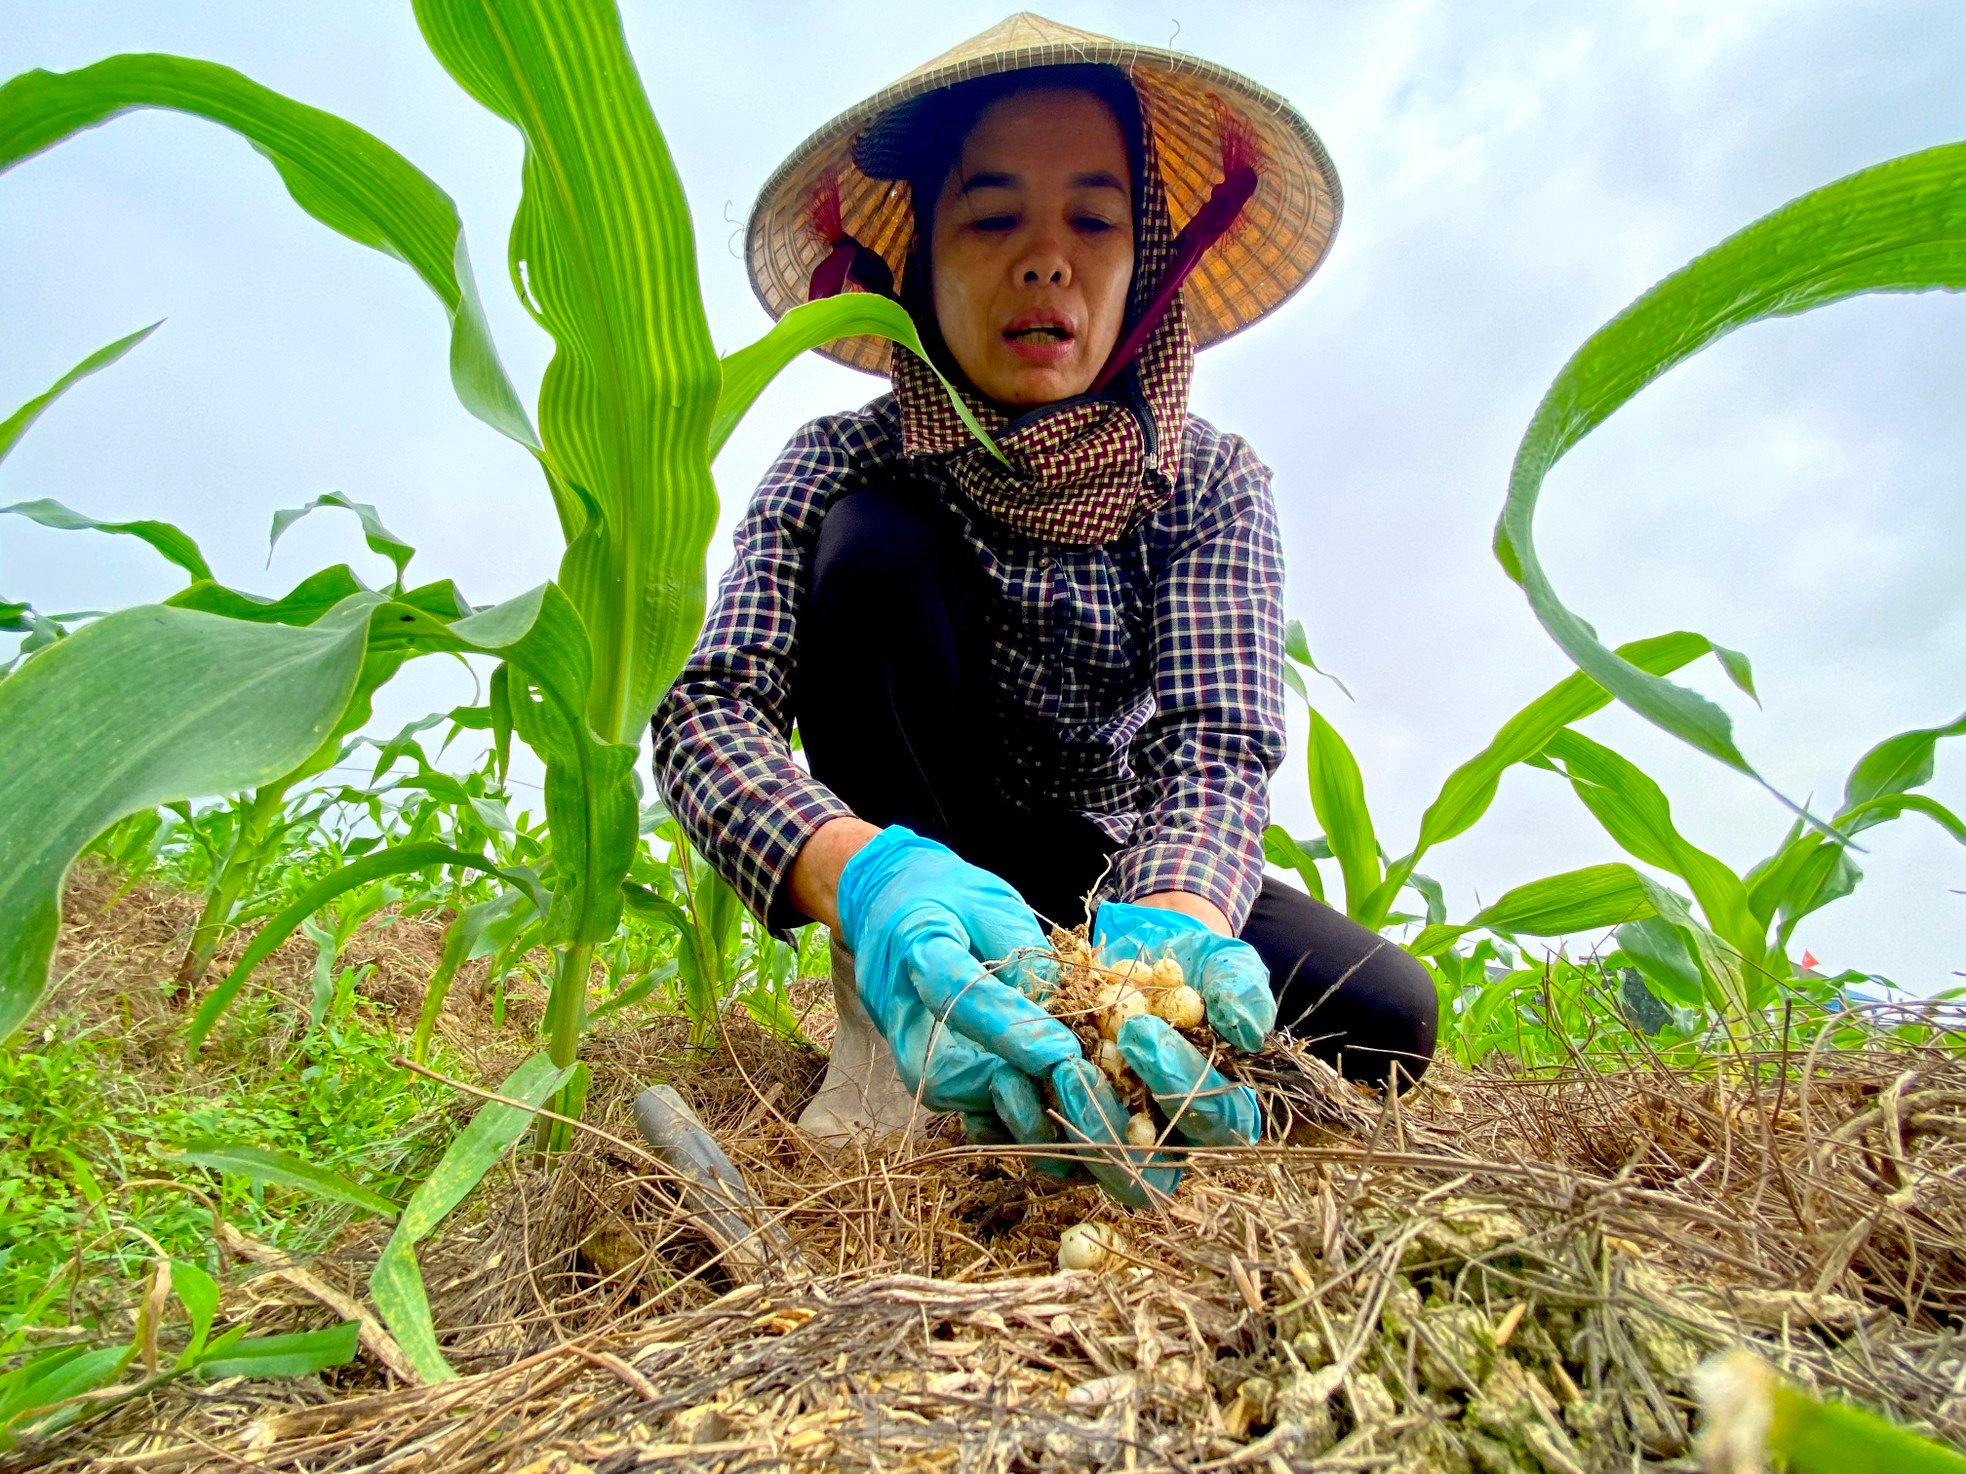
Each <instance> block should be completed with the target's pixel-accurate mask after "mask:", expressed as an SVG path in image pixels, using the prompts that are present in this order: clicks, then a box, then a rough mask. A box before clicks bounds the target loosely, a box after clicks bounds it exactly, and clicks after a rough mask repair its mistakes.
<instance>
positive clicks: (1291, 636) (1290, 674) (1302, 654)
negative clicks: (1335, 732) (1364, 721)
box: [1283, 619, 1358, 702]
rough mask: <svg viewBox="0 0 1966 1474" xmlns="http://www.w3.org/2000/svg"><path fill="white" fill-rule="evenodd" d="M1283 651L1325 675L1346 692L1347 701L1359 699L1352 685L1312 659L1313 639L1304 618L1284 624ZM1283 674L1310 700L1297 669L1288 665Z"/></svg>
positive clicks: (1305, 666)
mask: <svg viewBox="0 0 1966 1474" xmlns="http://www.w3.org/2000/svg"><path fill="white" fill-rule="evenodd" d="M1283 653H1284V654H1285V655H1286V656H1288V657H1289V658H1290V659H1291V660H1294V661H1296V662H1297V664H1298V665H1301V666H1303V667H1304V669H1305V670H1307V671H1310V672H1312V673H1313V674H1315V675H1320V676H1323V677H1324V678H1325V679H1326V680H1327V681H1329V682H1331V684H1332V685H1334V686H1336V687H1337V688H1338V689H1339V690H1340V691H1343V692H1344V693H1345V699H1346V700H1347V701H1356V700H1357V699H1358V698H1357V697H1355V696H1353V695H1352V688H1351V687H1350V686H1347V685H1346V684H1345V683H1344V682H1343V681H1341V680H1339V679H1338V678H1337V677H1336V676H1334V675H1333V674H1331V672H1330V671H1328V670H1326V669H1325V668H1324V667H1323V666H1321V665H1319V664H1318V663H1317V662H1316V661H1315V660H1313V659H1311V639H1310V636H1309V635H1307V634H1305V633H1304V624H1303V621H1302V620H1297V619H1293V620H1290V621H1289V622H1288V623H1286V624H1285V625H1284V627H1283ZM1283 674H1284V679H1285V680H1288V681H1291V682H1292V684H1293V687H1294V689H1295V690H1296V692H1297V694H1298V695H1300V696H1303V697H1304V700H1305V701H1307V702H1308V701H1309V700H1310V699H1311V698H1310V696H1309V695H1308V694H1306V692H1305V690H1304V680H1303V677H1301V676H1299V675H1298V674H1297V672H1296V671H1294V670H1292V669H1291V668H1290V667H1289V666H1287V665H1286V666H1285V667H1284V668H1283Z"/></svg>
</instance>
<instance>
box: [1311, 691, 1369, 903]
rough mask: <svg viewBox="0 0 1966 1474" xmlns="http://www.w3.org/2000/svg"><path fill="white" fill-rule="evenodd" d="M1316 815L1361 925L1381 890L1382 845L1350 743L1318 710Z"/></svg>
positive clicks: (1314, 717) (1314, 729)
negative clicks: (1366, 801) (1373, 899)
mask: <svg viewBox="0 0 1966 1474" xmlns="http://www.w3.org/2000/svg"><path fill="white" fill-rule="evenodd" d="M1309 765H1310V772H1311V810H1312V812H1313V813H1315V814H1316V815H1317V817H1318V822H1319V823H1320V824H1322V825H1323V826H1324V838H1325V842H1326V843H1327V844H1329V845H1330V846H1331V853H1332V854H1333V855H1334V856H1335V857H1336V858H1337V861H1338V871H1339V874H1340V875H1342V876H1343V877H1344V881H1345V914H1346V915H1348V916H1350V917H1353V918H1354V919H1356V918H1357V917H1358V916H1360V915H1361V914H1363V912H1364V910H1365V906H1366V903H1367V901H1368V900H1369V899H1370V898H1371V896H1372V894H1373V892H1374V891H1375V890H1377V889H1378V886H1379V880H1380V874H1379V840H1378V838H1377V836H1376V835H1374V833H1373V830H1372V811H1371V810H1370V809H1369V808H1367V807H1366V803H1365V779H1364V778H1363V777H1362V776H1361V775H1360V773H1359V770H1358V759H1356V758H1355V757H1353V756H1352V750H1351V748H1349V747H1347V746H1346V745H1345V739H1344V738H1342V737H1340V736H1339V735H1338V729H1337V728H1335V727H1333V726H1332V725H1331V723H1329V722H1327V721H1326V720H1325V719H1324V718H1323V717H1322V716H1320V715H1318V713H1317V711H1316V710H1315V709H1313V710H1312V712H1311V746H1310V754H1309Z"/></svg>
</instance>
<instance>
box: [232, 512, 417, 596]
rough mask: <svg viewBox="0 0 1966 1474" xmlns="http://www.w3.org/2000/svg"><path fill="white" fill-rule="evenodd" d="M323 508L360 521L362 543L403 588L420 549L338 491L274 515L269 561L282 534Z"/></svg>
mask: <svg viewBox="0 0 1966 1474" xmlns="http://www.w3.org/2000/svg"><path fill="white" fill-rule="evenodd" d="M321 507H340V508H341V509H342V510H344V511H348V512H353V513H354V514H355V517H356V520H358V521H359V522H360V523H361V524H362V540H363V541H364V542H366V543H367V544H368V545H369V551H370V552H371V553H379V554H381V555H382V556H383V557H385V558H387V559H388V560H389V562H390V564H391V565H392V566H393V567H394V568H395V570H396V584H395V586H396V587H397V588H401V587H402V585H403V570H404V569H405V568H407V567H408V566H409V561H410V559H412V558H414V557H415V556H416V549H415V548H413V547H411V546H410V545H409V544H408V543H406V542H404V541H403V540H402V539H401V538H400V537H398V536H396V534H395V533H393V532H391V531H390V530H389V529H388V528H387V527H384V526H383V525H382V514H381V513H379V512H377V511H376V509H375V508H374V507H372V506H370V505H369V504H368V503H367V502H358V501H351V500H350V499H349V498H348V497H346V496H344V495H342V494H341V493H340V492H338V491H329V492H323V493H322V494H321V495H320V496H317V497H315V498H314V500H313V501H311V502H309V503H308V504H307V505H306V506H304V507H288V508H286V509H285V510H284V511H279V512H275V513H274V514H273V530H272V532H270V533H269V534H268V535H267V538H266V551H267V555H268V558H269V559H270V558H271V556H272V553H273V549H274V548H276V547H278V546H279V544H280V536H281V534H282V533H284V532H285V531H286V530H287V529H288V528H289V527H292V526H293V525H294V523H296V522H298V521H300V519H301V518H303V517H305V516H306V515H307V514H308V513H309V512H312V511H315V510H317V509H318V508H321ZM203 576H204V577H206V578H210V577H211V575H210V574H209V573H208V574H205V575H203Z"/></svg>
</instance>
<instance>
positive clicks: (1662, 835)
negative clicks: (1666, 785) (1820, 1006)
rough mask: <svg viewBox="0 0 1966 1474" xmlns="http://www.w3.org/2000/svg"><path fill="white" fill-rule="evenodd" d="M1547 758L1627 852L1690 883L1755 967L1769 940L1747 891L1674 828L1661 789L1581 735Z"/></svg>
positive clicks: (1570, 735)
mask: <svg viewBox="0 0 1966 1474" xmlns="http://www.w3.org/2000/svg"><path fill="white" fill-rule="evenodd" d="M1547 751H1548V752H1549V755H1550V756H1551V757H1553V758H1555V759H1556V760H1557V761H1559V762H1560V763H1562V764H1563V766H1564V768H1565V770H1566V771H1567V774H1568V776H1569V779H1570V783H1571V786H1572V788H1574V789H1575V790H1576V793H1577V796H1578V797H1579V798H1581V799H1582V800H1583V801H1584V806H1585V807H1586V808H1588V809H1589V810H1590V811H1591V813H1592V814H1594V815H1596V817H1597V820H1598V822H1599V823H1601V824H1602V825H1603V826H1604V828H1605V832H1606V833H1608V834H1609V835H1610V836H1611V837H1612V839H1614V840H1616V841H1617V842H1618V845H1619V847H1620V848H1622V849H1624V850H1625V851H1627V852H1628V853H1630V854H1631V855H1633V856H1634V857H1636V858H1637V859H1640V860H1643V861H1644V862H1645V863H1646V864H1648V865H1656V866H1658V867H1659V868H1660V869H1661V870H1670V871H1671V872H1672V873H1673V874H1675V875H1677V876H1679V877H1680V878H1681V879H1683V880H1684V881H1685V882H1686V883H1687V885H1688V886H1689V887H1691V888H1692V891H1693V899H1694V900H1695V901H1697V902H1699V905H1700V909H1701V910H1702V911H1703V912H1705V913H1706V918H1707V924H1708V925H1709V926H1710V927H1712V928H1713V930H1714V931H1715V932H1717V933H1719V935H1720V936H1722V937H1724V938H1725V939H1726V940H1727V941H1728V942H1729V943H1731V944H1732V945H1733V946H1735V947H1736V948H1738V949H1739V950H1740V952H1741V954H1742V956H1743V957H1745V958H1747V959H1748V960H1749V961H1750V962H1755V961H1759V960H1760V957H1761V954H1762V952H1763V951H1764V950H1765V947H1766V938H1765V936H1764V935H1763V933H1762V929H1761V926H1760V925H1759V923H1757V922H1756V920H1755V918H1754V915H1753V910H1752V908H1751V907H1750V906H1749V904H1748V894H1747V887H1746V886H1745V885H1744V884H1742V882H1741V878H1740V877H1739V876H1737V875H1736V874H1735V873H1734V872H1733V871H1732V870H1730V869H1728V868H1727V866H1726V865H1725V864H1723V863H1722V862H1721V861H1720V860H1718V859H1716V858H1715V857H1714V856H1712V855H1710V854H1708V853H1707V852H1706V851H1705V850H1703V849H1701V848H1699V846H1697V845H1695V844H1693V843H1692V842H1691V841H1690V840H1688V839H1687V838H1686V837H1685V836H1684V835H1682V834H1681V833H1680V832H1679V830H1678V828H1677V827H1676V826H1675V825H1674V824H1673V821H1672V806H1671V804H1670V803H1669V802H1668V801H1667V799H1666V795H1665V793H1664V791H1663V790H1662V789H1661V788H1660V787H1659V785H1658V784H1656V783H1654V782H1653V781H1652V780H1651V779H1650V778H1648V777H1646V775H1645V774H1644V773H1642V772H1640V771H1639V769H1638V768H1637V767H1636V766H1635V765H1634V764H1633V763H1631V762H1629V761H1627V760H1626V759H1625V758H1623V757H1620V756H1619V755H1618V754H1617V753H1615V752H1613V751H1612V750H1611V749H1610V748H1608V747H1606V746H1604V745H1603V744H1602V743H1600V742H1594V741H1592V740H1591V739H1590V738H1588V737H1586V736H1584V735H1583V734H1582V733H1580V732H1571V731H1564V732H1559V733H1558V734H1557V735H1556V736H1555V737H1553V738H1552V739H1551V740H1550V744H1549V747H1548V749H1547Z"/></svg>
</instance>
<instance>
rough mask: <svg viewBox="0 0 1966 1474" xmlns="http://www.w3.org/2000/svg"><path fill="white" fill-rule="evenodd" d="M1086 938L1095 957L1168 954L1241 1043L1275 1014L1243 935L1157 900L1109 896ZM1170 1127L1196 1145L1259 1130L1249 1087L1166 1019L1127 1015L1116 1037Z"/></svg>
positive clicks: (1235, 1139) (1219, 1028) (1266, 1028)
mask: <svg viewBox="0 0 1966 1474" xmlns="http://www.w3.org/2000/svg"><path fill="white" fill-rule="evenodd" d="M1092 945H1093V948H1094V950H1095V951H1096V952H1097V953H1098V955H1099V958H1100V960H1101V961H1102V962H1108V963H1110V962H1115V961H1118V960H1119V959H1121V958H1123V957H1144V958H1148V959H1150V960H1152V959H1158V958H1159V957H1162V956H1165V955H1172V956H1173V957H1174V959H1175V960H1176V961H1177V962H1179V963H1180V964H1181V971H1182V974H1183V975H1184V976H1185V977H1186V978H1187V980H1188V983H1189V986H1191V987H1193V988H1194V989H1195V990H1196V991H1197V992H1199V993H1200V994H1201V996H1202V1003H1203V1005H1204V1006H1205V1007H1206V1008H1207V1010H1208V1022H1209V1024H1210V1025H1211V1026H1212V1027H1213V1028H1214V1030H1215V1032H1216V1033H1217V1034H1219V1035H1221V1036H1222V1037H1223V1038H1224V1039H1226V1040H1228V1041H1229V1042H1230V1043H1231V1044H1233V1045H1235V1046H1236V1047H1237V1048H1239V1049H1243V1050H1252V1051H1253V1050H1256V1049H1260V1048H1261V1047H1262V1044H1263V1040H1264V1038H1265V1036H1267V1035H1268V1034H1269V1032H1270V1030H1271V1028H1273V1027H1274V1026H1275V1024H1276V1017H1277V1004H1276V997H1275V995H1274V994H1272V993H1271V991H1270V974H1269V969H1268V968H1266V967H1264V965H1263V960H1262V958H1260V957H1258V956H1257V955H1256V949H1255V948H1254V947H1251V946H1250V945H1249V944H1248V943H1247V942H1242V941H1238V940H1236V939H1235V938H1234V937H1226V936H1223V935H1222V934H1221V933H1220V932H1217V931H1213V930H1211V929H1210V928H1209V927H1208V926H1207V925H1206V924H1205V923H1203V922H1201V921H1199V920H1197V919H1195V918H1194V917H1192V916H1188V915H1185V914H1183V913H1181V912H1178V911H1171V910H1167V909H1164V908H1162V907H1158V906H1138V905H1129V904H1127V903H1125V902H1122V901H1107V902H1106V903H1104V904H1103V905H1101V906H1100V907H1099V909H1098V911H1097V912H1096V913H1095V914H1094V916H1093V923H1092ZM1116 1042H1117V1043H1118V1045H1119V1050H1120V1054H1121V1056H1122V1057H1123V1058H1124V1059H1125V1060H1126V1062H1127V1066H1128V1068H1130V1069H1131V1070H1132V1071H1133V1073H1134V1074H1136V1075H1138V1076H1139V1077H1140V1079H1141V1080H1142V1081H1143V1082H1144V1083H1145V1084H1146V1086H1147V1088H1148V1090H1149V1091H1151V1092H1152V1094H1153V1096H1154V1099H1155V1101H1156V1102H1157V1103H1158V1104H1159V1105H1160V1108H1161V1110H1162V1111H1163V1112H1164V1113H1165V1114H1166V1115H1167V1116H1168V1118H1169V1120H1171V1121H1173V1122H1174V1123H1175V1129H1176V1130H1178V1131H1179V1132H1180V1133H1181V1135H1182V1136H1184V1137H1186V1138H1187V1139H1188V1140H1190V1141H1192V1142H1194V1143H1196V1144H1197V1145H1201V1146H1238V1145H1240V1146H1247V1145H1251V1144H1253V1143H1254V1142H1255V1141H1256V1139H1257V1137H1258V1136H1260V1135H1261V1134H1262V1129H1263V1115H1262V1111H1261V1109H1260V1108H1259V1107H1258V1106H1257V1104H1256V1093H1255V1092H1254V1091H1253V1090H1251V1089H1250V1088H1249V1087H1248V1086H1246V1085H1232V1084H1231V1083H1230V1082H1229V1081H1228V1080H1227V1079H1226V1078H1224V1077H1223V1075H1222V1074H1221V1072H1220V1071H1218V1070H1217V1069H1216V1068H1215V1067H1214V1066H1213V1065H1211V1064H1209V1063H1208V1061H1207V1060H1206V1059H1204V1058H1203V1057H1202V1054H1201V1051H1200V1050H1198V1049H1196V1048H1195V1047H1194V1045H1192V1044H1190V1043H1189V1042H1188V1041H1187V1040H1186V1039H1184V1038H1182V1037H1181V1035H1180V1034H1178V1033H1176V1032H1175V1031H1174V1030H1173V1029H1172V1028H1170V1027H1169V1026H1168V1025H1167V1024H1166V1023H1165V1022H1164V1021H1162V1020H1160V1019H1157V1018H1154V1017H1152V1016H1151V1015H1149V1016H1143V1017H1140V1018H1134V1019H1129V1020H1128V1021H1127V1023H1126V1025H1125V1026H1124V1027H1123V1028H1122V1029H1121V1030H1120V1033H1119V1038H1118V1040H1117V1041H1116Z"/></svg>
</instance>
